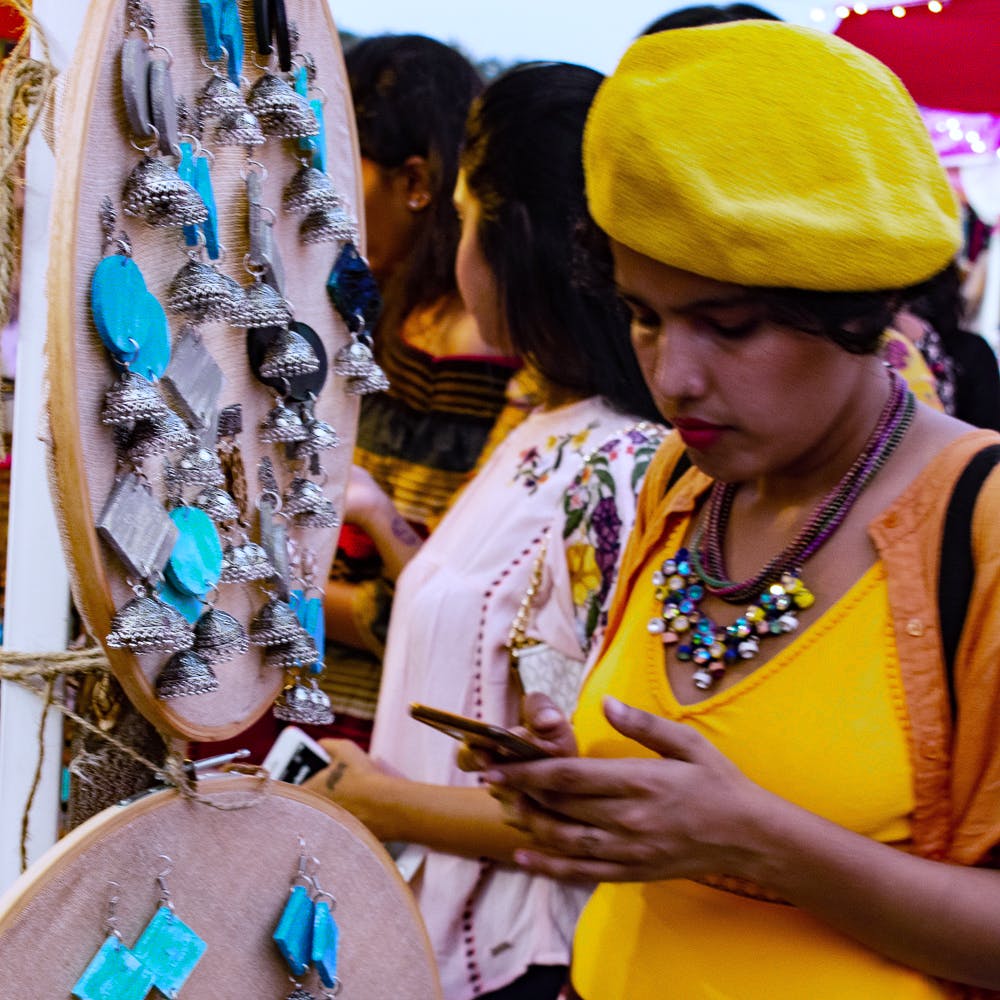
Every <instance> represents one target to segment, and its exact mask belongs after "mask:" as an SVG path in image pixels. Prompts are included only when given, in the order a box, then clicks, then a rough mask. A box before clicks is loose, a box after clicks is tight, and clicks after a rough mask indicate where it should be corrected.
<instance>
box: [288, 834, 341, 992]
mask: <svg viewBox="0 0 1000 1000" xmlns="http://www.w3.org/2000/svg"><path fill="white" fill-rule="evenodd" d="M299 851H300V854H299V864H298V870H297V872H296V873H295V875H294V877H293V878H292V884H291V888H290V890H289V894H288V899H287V900H286V902H285V906H284V909H283V910H282V912H281V917H280V918H279V920H278V925H277V927H276V928H275V931H274V934H273V935H272V937H273V940H274V942H275V944H276V945H277V946H278V951H280V952H281V956H282V958H283V959H284V960H285V963H286V964H287V966H288V969H289V971H290V972H291V974H292V977H293V979H292V982H293V984H294V986H295V989H294V990H293V992H292V993H291V994H289V995H288V997H287V998H286V1000H313V995H312V994H311V993H310V992H309V991H308V990H306V989H305V988H304V987H303V985H302V982H301V981H300V980H301V979H302V977H304V976H305V975H306V973H307V972H308V971H309V969H310V968H314V969H315V970H316V973H317V975H318V977H319V979H320V982H321V983H322V984H323V986H324V987H325V988H326V991H325V996H327V997H335V996H337V994H338V993H340V989H341V982H340V979H338V978H337V955H338V950H339V945H340V929H339V928H338V926H337V922H336V920H335V919H334V917H333V910H334V908H335V907H336V905H337V902H336V900H335V899H334V897H333V896H332V895H331V894H330V893H328V892H326V891H324V890H323V889H321V888H320V887H319V884H318V882H317V879H316V873H315V869H316V868H318V867H319V862H318V861H317V859H316V858H310V857H308V856H307V855H306V853H305V841H304V840H303V839H302V838H301V837H299ZM310 862H312V863H313V866H314V870H313V872H312V873H310V872H309V870H308V869H309V864H310Z"/></svg>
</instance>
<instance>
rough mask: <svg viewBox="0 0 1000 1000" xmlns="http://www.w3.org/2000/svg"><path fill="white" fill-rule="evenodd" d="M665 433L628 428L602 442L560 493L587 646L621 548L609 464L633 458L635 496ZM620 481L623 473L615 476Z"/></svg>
mask: <svg viewBox="0 0 1000 1000" xmlns="http://www.w3.org/2000/svg"><path fill="white" fill-rule="evenodd" d="M662 437H663V434H662V431H660V430H659V429H656V430H653V429H648V430H639V429H637V428H632V429H631V430H629V431H628V432H626V433H625V434H624V435H622V436H621V437H618V436H616V437H613V438H611V439H610V440H608V441H605V442H604V443H603V444H602V445H601V446H600V447H599V448H598V449H597V451H596V452H595V453H594V454H593V455H591V456H590V458H589V460H588V461H587V464H586V465H585V466H584V467H583V469H581V470H580V472H579V474H578V475H577V477H576V479H575V480H574V481H573V483H572V484H571V485H570V487H569V488H568V489H567V491H566V493H565V494H564V495H563V512H564V514H565V515H566V517H565V521H564V523H563V538H564V539H567V540H569V539H570V538H571V536H572V541H571V542H570V544H569V545H568V546H567V549H566V558H567V560H568V566H569V572H570V581H571V583H572V587H573V603H574V604H575V605H576V606H577V608H579V609H581V612H582V614H581V616H580V617H581V621H582V633H583V634H582V637H581V638H582V641H583V644H584V646H585V648H589V645H590V643H591V642H592V641H593V638H594V636H595V634H596V633H597V631H598V629H599V628H602V627H603V626H604V624H605V623H606V619H607V612H606V605H607V603H608V598H609V596H610V593H611V588H612V586H613V585H614V581H615V570H616V567H617V565H618V556H619V553H620V552H621V548H622V544H623V542H624V539H622V537H621V535H622V520H621V515H620V514H619V512H618V491H619V489H620V488H622V486H624V484H620V483H619V481H618V480H617V479H616V478H615V475H614V473H613V471H612V468H611V463H612V462H617V461H619V458H620V456H621V455H622V453H623V452H625V453H626V454H628V455H629V456H631V458H632V460H633V464H632V470H631V476H630V477H629V480H628V484H627V485H628V487H630V488H631V490H632V492H633V494H635V493H638V491H639V487H640V485H641V484H642V479H643V477H644V476H645V474H646V470H647V469H648V467H649V463H650V460H651V459H652V457H653V454H654V452H655V451H656V449H657V448H658V447H659V444H660V441H661V440H662ZM618 475H619V477H620V476H621V475H622V473H621V472H620V471H619V472H618Z"/></svg>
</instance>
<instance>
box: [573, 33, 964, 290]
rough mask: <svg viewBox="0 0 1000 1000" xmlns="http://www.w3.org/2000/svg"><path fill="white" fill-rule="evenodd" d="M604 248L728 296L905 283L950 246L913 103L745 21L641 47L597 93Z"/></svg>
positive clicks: (591, 125) (900, 91)
mask: <svg viewBox="0 0 1000 1000" xmlns="http://www.w3.org/2000/svg"><path fill="white" fill-rule="evenodd" d="M583 160H584V169H585V173H586V181H587V199H588V202H589V204H590V210H591V213H592V214H593V216H594V218H595V219H596V221H597V223H598V225H600V226H601V228H602V229H604V230H605V231H606V232H607V233H608V234H609V235H610V236H611V237H612V238H613V239H615V240H617V241H618V242H620V243H624V244H625V245H626V246H628V247H630V248H631V249H633V250H636V251H638V252H639V253H642V254H645V255H646V256H648V257H652V258H654V259H656V260H658V261H662V262H663V263H665V264H670V265H672V266H673V267H678V268H681V269H683V270H685V271H692V272H695V273H696V274H701V275H704V276H706V277H710V278H715V279H717V280H719V281H729V282H734V283H736V284H740V285H759V286H769V287H790V288H803V289H811V290H826V291H876V290H880V289H889V288H902V287H905V286H906V285H910V284H915V283H916V282H919V281H923V280H924V279H926V278H929V277H931V276H932V275H933V274H936V273H937V272H938V271H939V270H941V269H942V268H943V267H944V266H945V265H946V264H947V263H948V262H949V261H950V260H951V259H952V257H953V256H954V254H955V253H956V251H957V250H958V247H959V244H960V227H959V216H958V206H957V204H956V201H955V197H954V195H953V193H952V191H951V187H950V185H949V184H948V179H947V176H946V175H945V172H944V170H943V169H942V167H941V165H940V163H939V161H938V159H937V156H936V155H935V152H934V149H933V147H932V145H931V142H930V138H929V136H928V134H927V130H926V128H925V126H924V124H923V121H922V120H921V117H920V113H919V112H918V111H917V108H916V105H915V104H914V103H913V101H912V99H911V98H910V96H909V95H908V94H907V92H906V90H905V88H904V87H903V85H902V83H901V82H900V81H899V79H898V78H897V77H896V76H895V75H894V74H893V73H892V72H891V71H890V70H889V69H887V68H886V67H885V66H884V65H883V64H882V63H880V62H879V61H878V60H876V59H874V58H873V57H871V56H869V55H867V54H866V53H864V52H862V51H861V50H860V49H857V48H855V47H854V46H853V45H850V44H848V43H847V42H844V41H841V40H840V39H838V38H836V37H834V36H832V35H828V34H824V33H823V32H819V31H814V30H812V29H810V28H800V27H796V26H793V25H789V24H782V23H778V22H771V21H741V22H735V23H731V24H722V25H712V26H711V27H702V28H682V29H677V30H672V31H663V32H660V33H659V34H654V35H647V36H644V37H641V38H639V39H638V40H637V41H636V42H634V43H633V44H632V46H631V47H630V48H629V50H628V51H627V52H626V53H625V56H624V57H623V58H622V60H621V63H620V64H619V65H618V68H617V69H616V70H615V72H614V73H613V74H612V75H611V76H610V77H608V78H607V79H606V80H605V81H604V83H603V84H602V85H601V88H600V90H599V91H598V93H597V97H596V98H595V100H594V104H593V106H592V108H591V111H590V115H589V117H588V120H587V127H586V132H585V134H584V145H583Z"/></svg>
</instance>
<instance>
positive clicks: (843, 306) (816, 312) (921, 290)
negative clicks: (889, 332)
mask: <svg viewBox="0 0 1000 1000" xmlns="http://www.w3.org/2000/svg"><path fill="white" fill-rule="evenodd" d="M953 271H954V269H953V266H952V265H949V266H948V267H946V268H945V269H944V270H943V271H940V272H939V273H938V274H935V275H933V276H932V277H930V278H928V279H927V280H926V281H922V282H920V283H919V284H916V285H911V286H910V287H908V288H901V289H892V290H886V291H875V292H816V291H807V290H804V289H799V288H756V289H754V290H753V295H754V298H755V299H756V300H757V302H758V303H759V304H760V305H761V306H762V307H763V315H764V317H765V318H766V319H768V320H770V321H771V322H773V323H779V324H781V325H782V326H790V327H793V328H794V329H796V330H803V331H804V332H806V333H812V334H816V335H817V336H820V337H826V338H827V339H828V340H832V341H833V342H834V343H835V344H837V346H838V347H842V348H843V349H844V350H845V351H848V352H850V353H851V354H875V353H876V352H877V351H878V349H879V344H880V341H881V338H882V334H883V333H884V332H885V331H886V329H887V328H888V327H890V326H891V325H892V319H893V316H895V315H896V312H897V311H898V310H899V309H900V308H901V307H902V306H905V305H907V304H909V303H910V302H911V301H913V300H918V301H919V300H922V299H925V298H928V297H930V298H934V297H936V296H938V295H939V294H941V295H946V294H947V288H948V287H949V285H950V284H951V283H952V282H953V280H954V274H953Z"/></svg>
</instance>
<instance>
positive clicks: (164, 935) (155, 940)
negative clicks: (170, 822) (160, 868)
mask: <svg viewBox="0 0 1000 1000" xmlns="http://www.w3.org/2000/svg"><path fill="white" fill-rule="evenodd" d="M160 857H161V858H162V859H163V860H164V861H166V862H167V865H168V866H169V867H168V868H167V870H166V871H164V872H161V873H160V874H159V875H157V876H156V881H157V883H158V884H159V886H160V905H159V908H158V909H157V911H156V913H155V914H154V916H153V919H152V920H150V922H149V923H148V924H147V925H146V929H145V930H144V931H143V932H142V935H141V936H140V938H139V940H138V941H136V943H135V948H133V952H134V954H135V956H136V957H137V958H138V959H139V960H140V961H141V962H143V963H144V965H145V966H146V967H147V968H148V969H149V970H150V971H151V972H152V973H153V985H154V986H155V987H156V988H157V989H158V990H159V991H160V992H161V993H162V994H163V995H164V996H166V997H170V1000H174V998H175V997H177V996H178V995H179V994H180V989H181V987H182V986H183V985H184V983H185V982H186V981H187V978H188V976H190V975H191V973H192V972H193V971H194V967H195V966H196V965H197V964H198V962H200V961H201V956H202V955H204V954H205V949H206V948H207V947H208V946H207V945H206V943H205V942H204V941H203V940H202V939H201V938H200V937H199V936H198V935H197V934H196V933H195V932H194V931H193V930H192V929H191V928H190V927H188V925H187V924H186V923H184V921H183V920H181V919H180V917H178V916H177V914H176V913H174V904H173V903H172V902H171V900H170V891H169V890H168V889H167V884H166V879H167V876H168V875H169V874H170V872H171V871H172V870H173V862H172V861H171V860H170V858H168V857H167V856H166V855H165V854H161V855H160Z"/></svg>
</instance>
